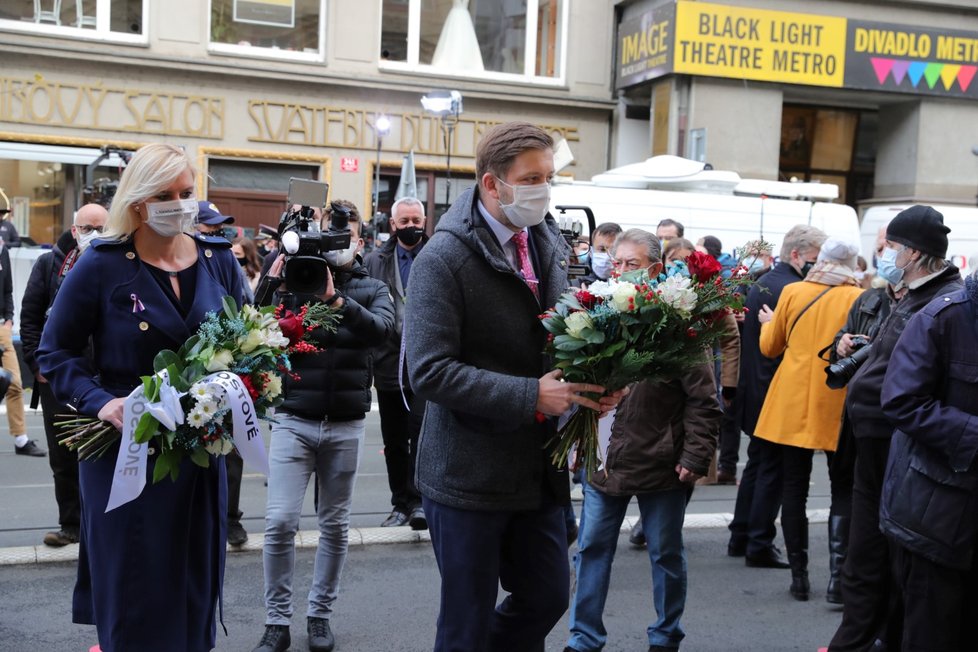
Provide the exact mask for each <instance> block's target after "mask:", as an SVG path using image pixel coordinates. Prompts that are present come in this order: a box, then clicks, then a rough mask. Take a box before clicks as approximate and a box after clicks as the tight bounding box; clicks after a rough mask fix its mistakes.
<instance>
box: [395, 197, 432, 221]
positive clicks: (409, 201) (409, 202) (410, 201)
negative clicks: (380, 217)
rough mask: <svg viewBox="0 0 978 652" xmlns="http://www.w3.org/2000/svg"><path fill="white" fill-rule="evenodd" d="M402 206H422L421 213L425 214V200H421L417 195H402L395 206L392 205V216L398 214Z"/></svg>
mask: <svg viewBox="0 0 978 652" xmlns="http://www.w3.org/2000/svg"><path fill="white" fill-rule="evenodd" d="M401 206H420V207H421V215H422V216H424V202H423V201H421V200H420V199H418V198H417V197H401V198H400V199H398V200H397V201H396V202H394V205H393V206H391V217H394V216H395V215H396V214H397V209H398V208H400V207H401Z"/></svg>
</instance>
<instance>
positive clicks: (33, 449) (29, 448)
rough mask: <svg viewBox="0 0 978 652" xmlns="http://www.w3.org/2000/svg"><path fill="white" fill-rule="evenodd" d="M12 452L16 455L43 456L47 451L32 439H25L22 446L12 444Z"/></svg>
mask: <svg viewBox="0 0 978 652" xmlns="http://www.w3.org/2000/svg"><path fill="white" fill-rule="evenodd" d="M14 452H15V453H17V454H18V455H30V456H31V457H44V456H45V455H47V453H46V452H45V451H44V449H43V448H41V447H40V446H38V445H37V442H35V441H34V440H33V439H30V440H28V441H27V443H26V444H24V445H23V446H14Z"/></svg>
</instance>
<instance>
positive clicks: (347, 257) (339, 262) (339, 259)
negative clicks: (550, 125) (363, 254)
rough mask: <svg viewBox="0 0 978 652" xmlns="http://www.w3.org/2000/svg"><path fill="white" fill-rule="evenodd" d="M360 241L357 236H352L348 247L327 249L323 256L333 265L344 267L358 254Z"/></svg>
mask: <svg viewBox="0 0 978 652" xmlns="http://www.w3.org/2000/svg"><path fill="white" fill-rule="evenodd" d="M359 244H360V241H359V240H358V239H356V238H350V246H349V247H347V248H346V249H340V250H339V251H326V252H323V256H324V257H325V258H326V262H327V263H329V264H330V265H332V266H333V267H343V266H345V265H348V264H349V263H351V262H353V259H354V258H355V257H356V255H357V246H358V245H359Z"/></svg>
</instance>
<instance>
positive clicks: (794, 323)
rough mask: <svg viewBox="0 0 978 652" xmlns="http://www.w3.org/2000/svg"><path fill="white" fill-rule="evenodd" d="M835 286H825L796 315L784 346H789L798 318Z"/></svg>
mask: <svg viewBox="0 0 978 652" xmlns="http://www.w3.org/2000/svg"><path fill="white" fill-rule="evenodd" d="M834 287H836V286H835V285H831V286H829V287H827V288H825V289H824V290H822V291H821V292H819V293H818V296H816V297H815V298H814V299H812V300H811V301H809V302H808V305H807V306H805V307H804V308H802V309H801V312H799V313H798V316H797V317H795V320H794V321H793V322H791V326H790V327H789V328H788V334H787V336H785V338H784V343H785V344H784V347H785V348H788V340H790V339H791V333H792V331H794V330H795V325H796V324H797V323H798V320H799V319H801V316H802V315H804V314H805V313H806V312H808V309H809V308H811V307H812V306H814V305H815V302H816V301H818V300H819V299H821V298H822V297H823V296H825V294H826V293H827V292H828V291H829V290H831V289H832V288H834Z"/></svg>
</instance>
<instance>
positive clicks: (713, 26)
mask: <svg viewBox="0 0 978 652" xmlns="http://www.w3.org/2000/svg"><path fill="white" fill-rule="evenodd" d="M976 72H978V34H976V33H972V32H962V31H956V30H947V29H932V28H928V27H916V26H909V25H893V24H888V23H876V22H868V21H858V20H850V19H847V18H842V17H837V16H825V15H817V14H799V13H789V12H782V11H769V10H762V9H751V8H747V7H734V6H727V5H717V4H711V3H706V2H687V1H685V0H677V2H675V3H667V4H664V5H662V4H660V5H658V6H654V7H653V8H651V9H649V10H648V11H646V12H645V13H644V14H642V15H640V16H636V17H632V18H630V19H629V20H627V21H623V22H622V23H621V24H620V25H619V28H618V71H617V74H616V87H617V88H619V89H620V88H625V87H628V86H633V85H635V84H638V83H642V82H645V81H647V80H650V79H655V78H657V77H661V76H664V75H668V74H673V73H681V74H689V75H703V76H711V77H726V78H731V79H751V80H756V81H768V82H779V83H787V84H804V85H809V86H825V87H836V88H839V87H842V88H856V89H871V90H881V91H890V92H897V93H915V94H928V95H943V96H948V97H970V98H976V99H978V84H972V80H973V79H974V77H975V73H976Z"/></svg>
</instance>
